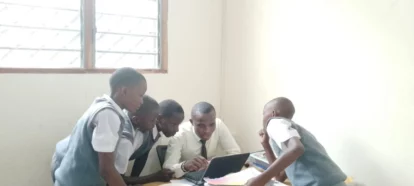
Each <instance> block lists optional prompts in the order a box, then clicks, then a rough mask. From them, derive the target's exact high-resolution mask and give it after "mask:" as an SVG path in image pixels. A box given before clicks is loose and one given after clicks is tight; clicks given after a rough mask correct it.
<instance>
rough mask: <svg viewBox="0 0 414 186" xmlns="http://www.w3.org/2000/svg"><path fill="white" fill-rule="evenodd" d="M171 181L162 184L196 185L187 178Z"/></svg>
mask: <svg viewBox="0 0 414 186" xmlns="http://www.w3.org/2000/svg"><path fill="white" fill-rule="evenodd" d="M170 182H171V183H166V184H162V185H161V186H189V185H194V184H193V183H191V182H189V181H187V180H186V179H179V180H171V181H170Z"/></svg>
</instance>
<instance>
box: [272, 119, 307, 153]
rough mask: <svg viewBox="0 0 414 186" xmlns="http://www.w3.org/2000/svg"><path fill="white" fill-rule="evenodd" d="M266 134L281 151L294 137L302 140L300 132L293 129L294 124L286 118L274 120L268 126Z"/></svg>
mask: <svg viewBox="0 0 414 186" xmlns="http://www.w3.org/2000/svg"><path fill="white" fill-rule="evenodd" d="M266 132H267V134H268V135H269V138H270V139H272V140H274V141H275V142H276V144H277V145H278V146H279V148H280V149H284V148H285V147H286V146H285V144H284V143H285V142H286V141H288V140H289V139H291V138H293V137H298V138H300V135H299V133H298V131H297V130H296V129H294V128H292V122H291V121H290V120H288V119H284V118H274V119H271V120H270V121H269V123H268V124H267V128H266Z"/></svg>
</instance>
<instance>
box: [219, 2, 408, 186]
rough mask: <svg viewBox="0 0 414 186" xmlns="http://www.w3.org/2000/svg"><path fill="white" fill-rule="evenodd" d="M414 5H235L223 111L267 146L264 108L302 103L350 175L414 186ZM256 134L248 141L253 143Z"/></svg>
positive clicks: (227, 36)
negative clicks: (274, 102)
mask: <svg viewBox="0 0 414 186" xmlns="http://www.w3.org/2000/svg"><path fill="white" fill-rule="evenodd" d="M413 8H414V1H409V0H399V1H398V0H397V1H393V0H365V1H360V0H337V1H328V0H313V1H296V0H291V1H281V0H255V1H252V0H227V1H226V2H225V5H224V19H223V25H224V26H223V30H224V31H223V64H224V66H223V74H224V78H223V80H224V84H223V85H222V90H221V91H222V107H221V110H222V112H221V114H222V116H223V119H224V120H226V121H227V124H228V125H230V126H229V127H230V128H231V129H233V130H237V131H236V132H237V135H236V136H237V140H238V141H239V143H240V145H241V146H242V148H243V150H244V151H252V150H258V149H260V148H261V147H260V145H259V142H258V140H259V137H257V131H258V130H259V128H260V126H261V121H262V120H261V118H262V117H261V116H262V108H263V105H264V104H265V103H266V102H267V101H268V100H270V99H272V98H274V97H277V96H287V97H289V98H291V99H292V100H293V102H294V103H295V104H296V110H297V112H296V116H295V117H294V119H295V120H296V121H297V122H298V123H299V124H301V125H303V126H304V127H306V128H308V129H309V130H310V131H311V132H312V133H314V134H315V136H316V137H317V138H318V139H319V140H320V142H321V143H322V144H323V145H324V146H325V147H326V148H327V150H328V152H329V154H330V155H331V157H332V158H333V159H334V160H335V161H336V162H337V163H338V164H339V165H340V166H341V167H342V168H343V170H344V171H345V172H346V173H348V174H349V175H350V176H353V177H355V178H356V179H357V180H360V181H362V182H363V183H365V184H367V185H378V186H380V185H381V186H385V185H395V186H397V185H414V160H413V159H412V157H414V148H413V145H412V144H411V142H412V141H414V137H413V136H414V135H412V131H413V130H414V115H413V114H412V110H413V109H414V96H413V95H414V75H413V74H414V52H413V49H414V12H413V11H412V10H413ZM245 136H248V137H245Z"/></svg>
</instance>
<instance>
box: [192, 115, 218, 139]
mask: <svg viewBox="0 0 414 186" xmlns="http://www.w3.org/2000/svg"><path fill="white" fill-rule="evenodd" d="M190 122H191V123H192V124H193V126H194V130H195V133H196V134H197V135H198V137H200V139H202V140H205V141H207V140H209V139H210V137H211V135H212V134H213V132H214V131H215V130H216V112H215V111H211V112H210V113H207V114H197V115H193V116H191V119H190Z"/></svg>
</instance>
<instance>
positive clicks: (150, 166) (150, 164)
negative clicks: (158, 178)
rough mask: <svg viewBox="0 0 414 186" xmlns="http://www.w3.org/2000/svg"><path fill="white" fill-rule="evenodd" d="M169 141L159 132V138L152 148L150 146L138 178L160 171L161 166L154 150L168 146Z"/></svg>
mask: <svg viewBox="0 0 414 186" xmlns="http://www.w3.org/2000/svg"><path fill="white" fill-rule="evenodd" d="M154 136H155V135H154ZM170 139H171V138H167V137H166V136H165V135H164V133H162V132H160V137H159V138H158V140H157V141H156V142H155V143H154V146H152V148H151V150H150V151H149V154H148V158H147V161H146V162H145V166H144V168H143V169H142V171H141V174H140V175H139V176H140V177H141V176H147V175H150V174H153V173H156V172H158V171H160V170H161V169H162V165H161V164H160V160H159V158H158V153H157V150H156V148H157V146H158V145H168V142H169V140H170Z"/></svg>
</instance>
